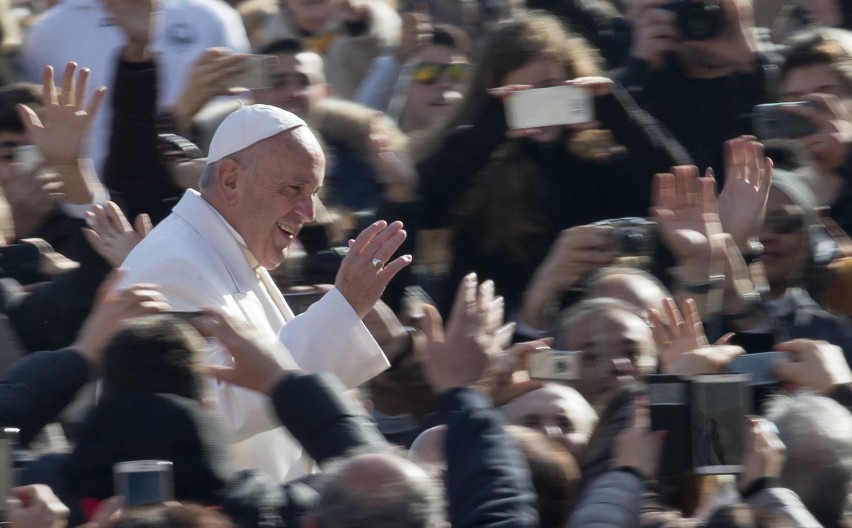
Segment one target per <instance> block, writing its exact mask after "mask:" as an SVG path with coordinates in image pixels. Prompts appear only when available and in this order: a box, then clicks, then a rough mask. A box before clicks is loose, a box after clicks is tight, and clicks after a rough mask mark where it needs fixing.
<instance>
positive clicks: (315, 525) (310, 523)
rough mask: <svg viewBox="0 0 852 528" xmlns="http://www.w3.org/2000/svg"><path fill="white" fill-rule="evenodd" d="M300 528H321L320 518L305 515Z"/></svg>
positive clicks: (310, 514) (301, 519)
mask: <svg viewBox="0 0 852 528" xmlns="http://www.w3.org/2000/svg"><path fill="white" fill-rule="evenodd" d="M299 528H320V524H319V517H317V516H316V515H314V514H313V513H309V514H307V515H303V516H302V517H301V518H300V519H299Z"/></svg>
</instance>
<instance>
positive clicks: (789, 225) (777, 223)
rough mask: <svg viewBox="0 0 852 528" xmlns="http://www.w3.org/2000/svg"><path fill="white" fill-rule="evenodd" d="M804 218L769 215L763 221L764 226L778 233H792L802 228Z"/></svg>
mask: <svg viewBox="0 0 852 528" xmlns="http://www.w3.org/2000/svg"><path fill="white" fill-rule="evenodd" d="M802 225H804V218H802V217H801V216H768V217H766V220H764V221H763V228H764V229H767V230H769V231H772V232H773V233H775V234H776V235H791V234H793V233H796V232H798V231H800V230H801V229H802Z"/></svg>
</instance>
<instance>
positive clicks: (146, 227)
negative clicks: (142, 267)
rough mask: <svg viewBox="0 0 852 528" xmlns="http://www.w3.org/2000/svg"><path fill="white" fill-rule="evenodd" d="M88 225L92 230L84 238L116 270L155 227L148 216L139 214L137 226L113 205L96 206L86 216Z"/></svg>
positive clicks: (84, 233)
mask: <svg viewBox="0 0 852 528" xmlns="http://www.w3.org/2000/svg"><path fill="white" fill-rule="evenodd" d="M86 223H87V224H88V225H89V229H84V230H83V236H85V237H86V241H88V242H89V244H90V245H91V246H92V248H93V249H94V250H95V251H97V252H98V254H99V255H100V256H102V257H103V258H104V260H106V261H107V262H109V263H110V265H112V267H114V268H117V267H118V266H120V265H121V263H122V262H124V259H125V258H127V255H128V254H130V251H131V250H132V249H133V248H135V247H136V245H137V244H139V242H141V241H142V239H143V238H145V236H147V235H148V233H150V232H151V229H153V226H152V225H151V219H150V218H149V217H148V215H147V214H144V213H143V214H140V215H139V216H137V217H136V220H135V221H134V226H133V227H131V226H130V222H128V221H127V218H126V217H125V216H124V213H122V212H121V209H119V208H118V206H117V205H116V204H115V203H113V202H107V203H106V205H104V206H100V205H95V206H93V207H92V210H91V211H89V212H87V213H86Z"/></svg>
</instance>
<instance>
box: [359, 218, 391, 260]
mask: <svg viewBox="0 0 852 528" xmlns="http://www.w3.org/2000/svg"><path fill="white" fill-rule="evenodd" d="M387 225H388V223H387V222H385V221H384V220H379V221H377V222H373V223H372V224H371V225H369V226H367V228H366V229H364V230H363V231H361V233H359V234H358V237H357V238H355V240H353V241H351V242H350V244H349V254H350V255H360V254H361V253H362V252H363V251H364V249H365V248H366V247H367V244H369V243H370V241H372V240H373V238H375V237H376V235H378V234H379V233H381V232H382V231H383V230H384V229H385V228H386V227H387ZM371 258H372V257H371Z"/></svg>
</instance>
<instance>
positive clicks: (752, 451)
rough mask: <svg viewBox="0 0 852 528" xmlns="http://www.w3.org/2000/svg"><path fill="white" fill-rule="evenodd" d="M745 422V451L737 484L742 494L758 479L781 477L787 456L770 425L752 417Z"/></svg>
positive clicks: (785, 449)
mask: <svg viewBox="0 0 852 528" xmlns="http://www.w3.org/2000/svg"><path fill="white" fill-rule="evenodd" d="M746 420H747V425H748V431H747V432H746V449H745V453H743V460H742V473H740V475H739V478H738V482H737V487H738V488H739V489H740V492H742V493H745V492H746V491H748V489H749V488H750V487H751V486H752V485H753V484H754V483H755V482H756V481H757V480H758V479H761V478H767V477H768V478H778V477H779V476H781V469H782V468H783V467H784V460H785V459H786V454H787V448H786V447H784V443H783V442H781V439H780V438H778V435H777V434H776V433H775V431H773V429H774V426H773V425H772V424H770V423H769V422H767V421H766V420H764V419H763V418H758V417H754V416H749V417H748V418H746Z"/></svg>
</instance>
